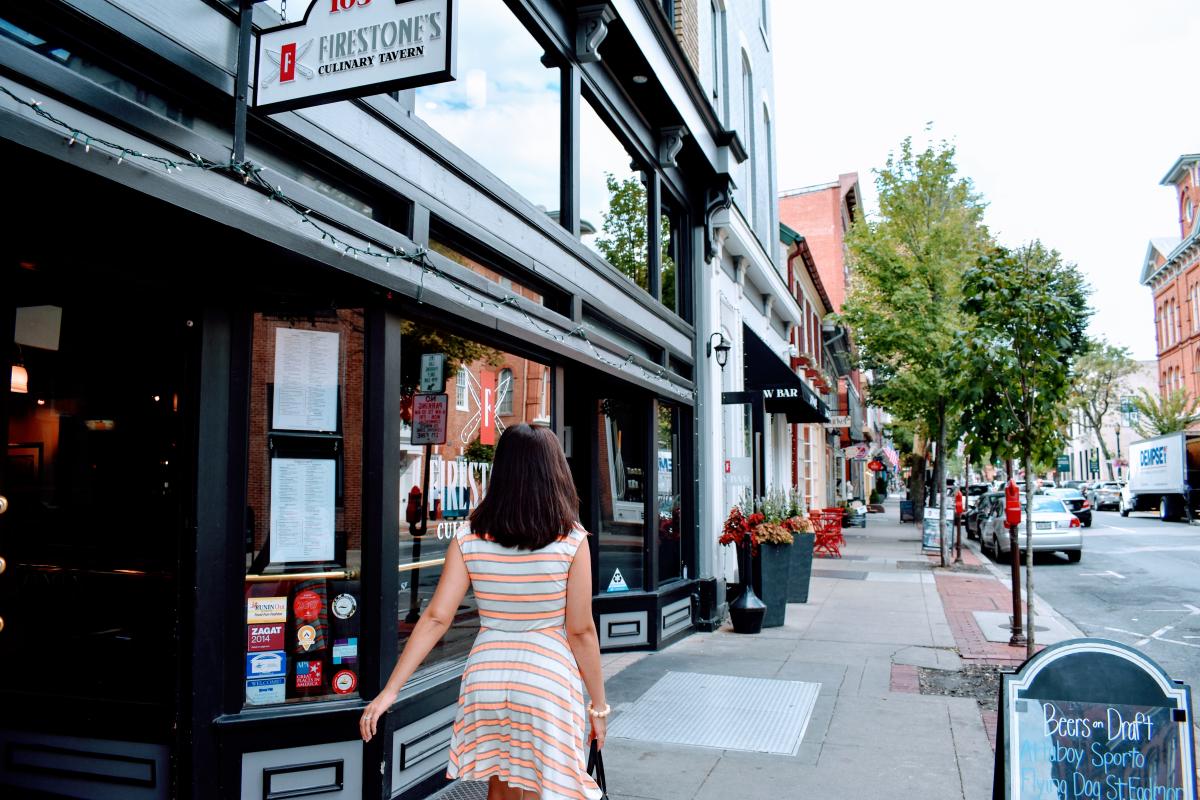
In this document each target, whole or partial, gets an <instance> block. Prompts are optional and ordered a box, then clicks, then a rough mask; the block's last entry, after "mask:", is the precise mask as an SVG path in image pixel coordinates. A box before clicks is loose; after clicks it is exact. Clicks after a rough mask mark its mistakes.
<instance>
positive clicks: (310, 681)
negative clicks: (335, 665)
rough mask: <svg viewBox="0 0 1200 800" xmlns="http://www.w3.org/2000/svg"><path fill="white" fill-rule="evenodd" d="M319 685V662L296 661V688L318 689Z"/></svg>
mask: <svg viewBox="0 0 1200 800" xmlns="http://www.w3.org/2000/svg"><path fill="white" fill-rule="evenodd" d="M320 687H321V662H320V661H297V662H296V688H297V689H319V688H320Z"/></svg>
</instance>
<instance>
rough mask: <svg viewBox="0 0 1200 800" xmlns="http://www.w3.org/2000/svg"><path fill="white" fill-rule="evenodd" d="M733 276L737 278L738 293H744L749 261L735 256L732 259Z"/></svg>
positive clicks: (743, 257) (744, 257)
mask: <svg viewBox="0 0 1200 800" xmlns="http://www.w3.org/2000/svg"><path fill="white" fill-rule="evenodd" d="M733 268H734V274H735V275H736V276H737V277H736V279H735V280H737V286H738V291H741V292H745V291H746V273H747V272H749V270H750V259H749V258H747V257H746V256H737V257H735V258H734V259H733Z"/></svg>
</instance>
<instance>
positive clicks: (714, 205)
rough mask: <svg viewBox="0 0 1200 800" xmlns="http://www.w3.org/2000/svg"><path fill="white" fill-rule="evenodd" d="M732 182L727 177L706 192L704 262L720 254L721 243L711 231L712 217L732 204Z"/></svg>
mask: <svg viewBox="0 0 1200 800" xmlns="http://www.w3.org/2000/svg"><path fill="white" fill-rule="evenodd" d="M731 184H732V181H731V180H730V179H729V177H728V176H725V180H723V181H722V182H721V183H720V184H718V185H717V186H715V187H713V188H711V189H709V190H708V192H707V194H706V195H705V197H706V202H705V204H704V253H705V257H706V260H708V261H712V260H713V259H714V258H716V257H717V256H718V255H720V252H721V249H720V248H721V243H720V242H719V241H717V237H716V236H715V235H714V230H713V223H712V221H713V217H714V216H715V215H716V213H717V212H718V211H721V210H728V208H729V206H730V204H731V203H732V202H733V191H732V187H731Z"/></svg>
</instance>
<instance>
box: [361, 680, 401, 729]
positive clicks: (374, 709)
mask: <svg viewBox="0 0 1200 800" xmlns="http://www.w3.org/2000/svg"><path fill="white" fill-rule="evenodd" d="M395 702H396V693H395V692H391V691H388V690H387V689H384V690H383V691H382V692H380V693H379V696H378V697H376V698H375V699H374V700H372V701H371V702H370V703H368V704H367V707H366V708H364V709H363V713H362V716H361V717H359V720H358V734H359V736H361V737H362V740H363V741H364V742H369V741H371V739H372V737H374V736H375V733H376V730H377V729H378V726H379V718H380V717H382V716H383V715H384V714H386V713H387V712H388V709H389V708H391V707H392V704H393V703H395Z"/></svg>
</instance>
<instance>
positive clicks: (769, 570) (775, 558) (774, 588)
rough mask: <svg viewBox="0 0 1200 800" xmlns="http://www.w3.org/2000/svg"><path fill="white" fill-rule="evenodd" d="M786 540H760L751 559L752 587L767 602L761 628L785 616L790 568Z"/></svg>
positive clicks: (774, 624) (779, 622)
mask: <svg viewBox="0 0 1200 800" xmlns="http://www.w3.org/2000/svg"><path fill="white" fill-rule="evenodd" d="M793 547H794V545H790V544H762V545H759V548H758V558H756V559H754V588H755V590H756V591H757V592H758V596H759V597H760V598H762V601H763V602H764V603H766V604H767V613H766V615H765V616H764V617H763V623H762V625H763V627H764V628H778V627H780V626H781V625H783V622H784V619H785V618H786V617H787V604H788V578H789V577H790V576H791V572H792V548H793Z"/></svg>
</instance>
